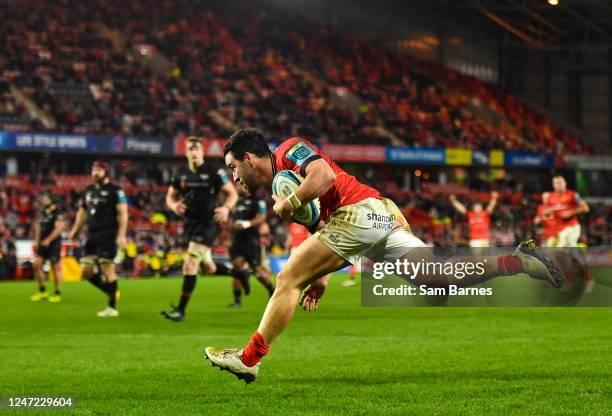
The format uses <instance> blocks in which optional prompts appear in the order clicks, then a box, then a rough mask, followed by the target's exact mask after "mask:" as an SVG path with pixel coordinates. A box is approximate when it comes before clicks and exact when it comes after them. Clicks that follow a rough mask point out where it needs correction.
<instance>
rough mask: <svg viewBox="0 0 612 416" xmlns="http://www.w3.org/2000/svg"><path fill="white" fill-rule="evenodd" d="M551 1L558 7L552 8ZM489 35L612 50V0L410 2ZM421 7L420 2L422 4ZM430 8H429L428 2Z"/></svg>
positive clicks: (530, 44)
mask: <svg viewBox="0 0 612 416" xmlns="http://www.w3.org/2000/svg"><path fill="white" fill-rule="evenodd" d="M549 1H550V2H552V3H555V2H557V3H558V4H557V5H551V4H550V3H549ZM410 3H412V4H413V5H414V6H417V7H418V6H420V7H421V8H423V7H425V8H426V9H428V10H429V11H431V12H433V13H434V14H435V15H436V16H437V17H439V18H441V19H443V20H446V21H453V22H458V23H460V24H462V25H465V26H468V27H472V28H474V27H477V28H479V30H482V31H483V32H484V33H483V34H484V35H486V36H489V37H494V38H497V39H498V40H502V39H506V40H507V41H508V42H509V43H514V44H517V45H522V46H526V47H530V48H541V49H592V48H609V47H611V46H612V1H610V0H464V1H461V0H428V1H427V2H426V3H425V2H422V1H420V0H410ZM419 3H420V4H419ZM424 3H425V4H426V6H425V4H424Z"/></svg>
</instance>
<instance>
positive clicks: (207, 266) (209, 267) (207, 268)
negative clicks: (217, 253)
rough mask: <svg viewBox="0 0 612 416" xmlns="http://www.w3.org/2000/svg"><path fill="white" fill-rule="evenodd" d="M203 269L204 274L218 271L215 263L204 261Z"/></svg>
mask: <svg viewBox="0 0 612 416" xmlns="http://www.w3.org/2000/svg"><path fill="white" fill-rule="evenodd" d="M202 271H203V272H204V274H215V273H216V271H217V266H216V265H215V263H202Z"/></svg>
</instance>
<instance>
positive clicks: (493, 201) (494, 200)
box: [487, 191, 499, 214]
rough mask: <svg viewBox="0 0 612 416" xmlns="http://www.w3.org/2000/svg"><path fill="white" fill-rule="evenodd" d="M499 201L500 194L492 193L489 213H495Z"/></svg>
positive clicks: (488, 208)
mask: <svg viewBox="0 0 612 416" xmlns="http://www.w3.org/2000/svg"><path fill="white" fill-rule="evenodd" d="M498 199H499V192H497V191H493V192H491V200H490V201H489V205H487V212H488V213H489V214H493V211H495V207H496V206H497V200H498Z"/></svg>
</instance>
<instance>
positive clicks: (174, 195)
mask: <svg viewBox="0 0 612 416" xmlns="http://www.w3.org/2000/svg"><path fill="white" fill-rule="evenodd" d="M166 206H167V207H168V209H170V211H172V212H174V213H175V214H176V215H179V216H180V215H183V214H185V211H186V210H187V205H185V203H184V202H183V201H182V200H181V194H180V193H179V191H178V190H177V189H176V188H175V187H174V186H172V185H170V186H169V187H168V192H166Z"/></svg>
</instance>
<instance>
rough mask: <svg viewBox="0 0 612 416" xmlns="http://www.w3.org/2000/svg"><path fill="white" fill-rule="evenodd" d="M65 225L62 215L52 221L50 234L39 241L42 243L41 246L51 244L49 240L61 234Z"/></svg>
mask: <svg viewBox="0 0 612 416" xmlns="http://www.w3.org/2000/svg"><path fill="white" fill-rule="evenodd" d="M65 225H66V221H64V218H63V217H60V218H57V219H56V220H55V222H54V223H53V231H51V234H49V236H48V237H47V238H45V239H44V240H43V241H41V242H40V244H42V245H43V246H48V245H49V244H51V241H53V240H55V239H56V238H58V237H59V236H60V235H62V231H63V230H64V226H65Z"/></svg>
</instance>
